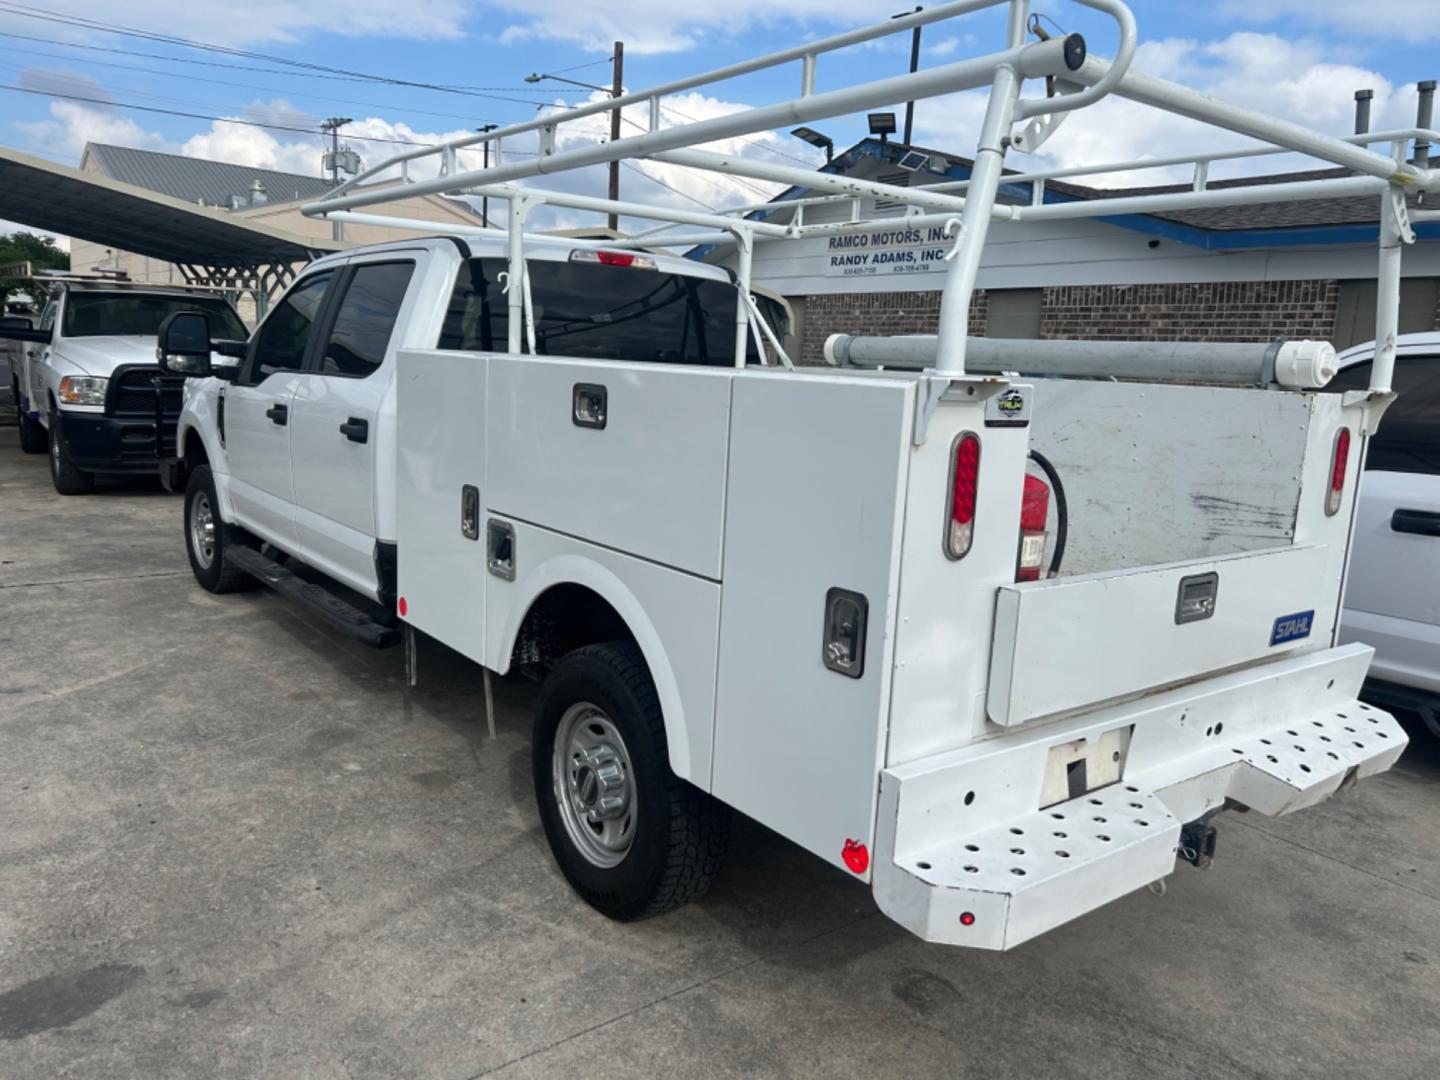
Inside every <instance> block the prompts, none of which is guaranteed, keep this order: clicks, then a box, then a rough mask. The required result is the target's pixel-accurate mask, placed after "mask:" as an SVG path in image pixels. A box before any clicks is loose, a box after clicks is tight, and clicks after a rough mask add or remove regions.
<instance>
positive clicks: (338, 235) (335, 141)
mask: <svg viewBox="0 0 1440 1080" xmlns="http://www.w3.org/2000/svg"><path fill="white" fill-rule="evenodd" d="M351 122H352V121H351V119H350V117H348V116H332V117H330V118H329V119H328V120H325V121H324V122H323V123H321V125H320V130H321V131H322V132H329V133H330V153H329V155H328V156H329V158H330V183H331V184H332V185H335V186H339V184H340V129H341V128H342V127H344V126H345V125H346V124H349V123H351ZM321 168H322V169H323V168H324V162H322V163H321ZM330 239H332V240H344V239H345V226H344V225H342V224H340V222H338V221H332V222H331V223H330Z"/></svg>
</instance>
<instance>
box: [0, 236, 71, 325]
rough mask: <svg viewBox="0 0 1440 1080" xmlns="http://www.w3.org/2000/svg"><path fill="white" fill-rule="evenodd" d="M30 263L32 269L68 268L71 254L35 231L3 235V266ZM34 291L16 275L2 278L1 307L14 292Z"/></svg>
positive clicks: (0, 244)
mask: <svg viewBox="0 0 1440 1080" xmlns="http://www.w3.org/2000/svg"><path fill="white" fill-rule="evenodd" d="M22 262H28V263H29V264H30V266H31V269H32V270H68V269H70V255H69V253H68V252H65V251H61V250H60V249H59V248H58V247H56V246H55V241H53V240H51V239H50V238H49V237H48V236H41V235H39V234H38V233H31V232H13V233H10V234H9V235H8V236H0V267H5V266H11V265H13V264H15V263H22ZM17 291H30V287H29V286H28V284H27V283H25V282H22V281H19V280H17V279H15V278H0V309H3V305H4V302H5V298H6V297H8V296H9V295H10V293H12V292H17Z"/></svg>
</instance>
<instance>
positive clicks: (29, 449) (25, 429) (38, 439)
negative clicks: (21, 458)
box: [11, 382, 48, 454]
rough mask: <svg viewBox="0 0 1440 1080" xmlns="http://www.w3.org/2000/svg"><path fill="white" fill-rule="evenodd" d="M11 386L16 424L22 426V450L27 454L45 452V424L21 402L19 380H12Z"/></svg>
mask: <svg viewBox="0 0 1440 1080" xmlns="http://www.w3.org/2000/svg"><path fill="white" fill-rule="evenodd" d="M11 387H12V389H13V390H14V393H15V414H16V418H17V419H16V424H17V426H18V427H19V428H20V451H21V452H22V453H25V454H43V453H45V449H46V444H47V442H48V440H47V439H46V436H45V425H44V424H42V423H40V421H39V420H37V419H35V417H33V416H31V415H29V414H28V413H26V411H25V407H24V406H23V405H21V404H20V384H19V382H12V383H11Z"/></svg>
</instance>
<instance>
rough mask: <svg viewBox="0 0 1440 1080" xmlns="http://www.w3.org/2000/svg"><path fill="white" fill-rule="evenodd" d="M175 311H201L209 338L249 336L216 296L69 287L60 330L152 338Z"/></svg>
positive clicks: (71, 333)
mask: <svg viewBox="0 0 1440 1080" xmlns="http://www.w3.org/2000/svg"><path fill="white" fill-rule="evenodd" d="M177 311H203V312H204V313H205V314H206V315H207V316H208V317H209V319H210V336H211V337H215V338H225V339H228V340H231V341H244V340H245V339H246V338H247V337H249V336H250V335H249V334H248V333H246V330H245V324H244V323H242V322H241V321H240V316H238V315H236V314H235V310H234V309H233V308H232V307H231V306H230V305H229V304H227V303H226V302H225V301H224V300H222V299H220V298H219V297H218V296H156V295H149V296H147V295H145V294H143V293H122V292H114V293H103V292H89V291H85V292H81V291H78V290H73V289H72V290H71V291H70V294H69V295H68V296H67V297H66V299H65V315H64V317H63V318H62V319H61V320H60V321H61V327H60V332H61V335H62V336H64V337H72V338H73V337H97V336H99V335H101V334H136V335H140V336H142V337H154V336H155V335H156V334H158V333H159V332H160V324H161V323H162V322H164V321H165V318H166V316H168V315H171V314H173V313H175V312H177Z"/></svg>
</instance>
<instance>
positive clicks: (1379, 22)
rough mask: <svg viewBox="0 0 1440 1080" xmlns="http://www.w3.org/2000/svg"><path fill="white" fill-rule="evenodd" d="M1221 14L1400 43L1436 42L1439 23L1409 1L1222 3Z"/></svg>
mask: <svg viewBox="0 0 1440 1080" xmlns="http://www.w3.org/2000/svg"><path fill="white" fill-rule="evenodd" d="M1219 7H1220V14H1221V15H1223V16H1225V17H1227V18H1232V19H1243V20H1246V21H1250V22H1277V21H1281V20H1286V21H1289V22H1290V23H1291V25H1292V26H1299V27H1303V28H1304V29H1305V30H1306V31H1308V32H1312V33H1313V32H1314V30H1315V29H1316V28H1317V27H1319V26H1331V27H1335V28H1336V29H1340V30H1345V31H1348V32H1350V33H1353V34H1359V35H1361V36H1363V37H1376V38H1388V39H1390V40H1397V39H1398V40H1401V41H1411V42H1420V41H1435V40H1436V39H1437V38H1440V20H1437V19H1436V18H1435V11H1434V9H1433V8H1431V9H1428V10H1427V8H1426V6H1425V5H1423V4H1415V3H1413V2H1411V0H1368V2H1366V3H1363V4H1361V3H1355V2H1354V0H1222V3H1221V4H1220V5H1219Z"/></svg>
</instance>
